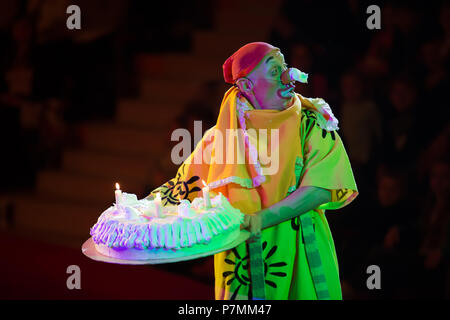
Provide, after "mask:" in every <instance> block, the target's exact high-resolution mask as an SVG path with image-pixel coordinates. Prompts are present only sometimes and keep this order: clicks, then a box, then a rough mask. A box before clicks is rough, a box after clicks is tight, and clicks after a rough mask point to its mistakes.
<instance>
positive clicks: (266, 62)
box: [246, 50, 295, 110]
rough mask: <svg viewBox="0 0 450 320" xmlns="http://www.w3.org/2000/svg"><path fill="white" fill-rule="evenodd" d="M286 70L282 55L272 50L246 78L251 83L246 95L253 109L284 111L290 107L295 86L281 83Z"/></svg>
mask: <svg viewBox="0 0 450 320" xmlns="http://www.w3.org/2000/svg"><path fill="white" fill-rule="evenodd" d="M286 70H287V65H286V63H285V61H284V56H283V54H282V53H281V52H280V51H278V50H274V51H272V52H270V53H269V54H267V55H266V56H265V57H264V58H263V59H262V60H261V62H260V63H259V64H258V65H257V66H256V67H255V69H253V71H252V72H251V73H250V74H249V75H248V76H247V77H246V78H247V79H248V80H250V81H251V83H252V88H251V92H249V93H247V95H248V96H249V99H250V100H253V101H250V102H252V104H254V107H255V108H261V109H275V110H284V109H286V108H287V107H289V106H290V105H291V103H292V98H293V97H294V95H295V93H294V88H295V86H294V85H293V84H292V83H288V84H283V83H282V81H281V75H282V74H283V72H284V71H286Z"/></svg>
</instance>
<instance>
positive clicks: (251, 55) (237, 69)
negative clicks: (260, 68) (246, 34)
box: [222, 42, 279, 83]
mask: <svg viewBox="0 0 450 320" xmlns="http://www.w3.org/2000/svg"><path fill="white" fill-rule="evenodd" d="M273 50H279V49H278V48H277V47H274V46H272V45H270V44H268V43H265V42H251V43H248V44H246V45H245V46H243V47H241V48H240V49H239V50H238V51H236V52H235V53H233V54H232V55H231V56H230V57H229V58H228V59H227V60H226V61H225V63H224V64H223V66H222V68H223V78H224V79H225V82H227V83H234V82H235V81H236V80H237V79H239V78H242V77H245V76H246V75H248V74H249V73H250V72H251V71H252V70H253V68H255V67H256V66H257V65H258V63H259V62H260V61H261V59H262V58H264V56H265V55H266V54H268V53H269V52H271V51H273Z"/></svg>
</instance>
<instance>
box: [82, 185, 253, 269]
mask: <svg viewBox="0 0 450 320" xmlns="http://www.w3.org/2000/svg"><path fill="white" fill-rule="evenodd" d="M157 207H158V206H157V204H156V202H155V200H147V199H142V200H138V199H137V197H136V195H134V194H129V193H123V196H122V199H121V201H120V205H117V204H114V205H113V206H111V207H109V208H108V209H107V210H105V211H104V212H103V213H102V214H101V215H100V217H99V218H98V221H97V223H96V224H95V225H94V226H93V227H92V228H91V230H90V234H91V236H92V239H93V241H94V245H95V248H96V250H97V251H98V252H100V253H101V254H103V255H106V256H108V257H112V258H117V259H124V260H148V259H170V258H180V257H184V256H188V255H196V254H201V253H206V252H211V251H214V250H218V249H220V248H222V247H224V246H226V245H228V244H230V243H232V242H233V241H234V240H236V239H237V238H238V237H239V234H240V225H241V223H242V222H243V220H244V215H243V214H242V213H241V212H240V211H239V210H238V209H236V208H234V207H233V206H232V205H231V204H230V203H229V202H228V200H227V198H226V197H225V196H223V195H222V194H221V193H219V194H218V195H217V196H215V197H212V198H211V206H208V207H207V206H206V205H205V201H204V199H203V198H200V197H198V198H195V199H193V200H192V203H191V202H190V201H188V200H181V201H180V204H179V205H168V206H161V207H159V208H160V210H159V211H157Z"/></svg>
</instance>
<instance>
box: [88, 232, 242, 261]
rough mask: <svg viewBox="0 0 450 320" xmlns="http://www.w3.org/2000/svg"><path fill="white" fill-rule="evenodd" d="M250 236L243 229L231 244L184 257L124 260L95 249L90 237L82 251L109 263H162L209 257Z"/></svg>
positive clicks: (97, 259)
mask: <svg viewBox="0 0 450 320" xmlns="http://www.w3.org/2000/svg"><path fill="white" fill-rule="evenodd" d="M249 236H250V232H249V231H247V230H241V233H240V234H239V236H238V237H237V239H236V240H234V241H233V242H231V243H230V244H228V245H226V246H223V247H222V248H220V249H218V250H214V251H208V252H203V253H197V254H191V255H187V256H184V257H177V258H166V259H148V260H123V259H117V258H111V257H108V256H105V255H103V254H101V253H100V252H98V251H97V250H96V249H95V246H94V241H93V240H92V238H89V239H88V240H86V242H85V243H83V246H82V247H81V251H82V252H83V254H84V255H85V256H87V257H89V258H91V259H92V260H96V261H101V262H107V263H117V264H133V265H138V264H162V263H173V262H179V261H187V260H194V259H199V258H203V257H207V256H210V255H213V254H216V253H219V252H222V251H225V250H229V249H233V248H235V247H237V246H238V245H240V244H241V243H242V242H244V241H246V240H247V239H248V238H249Z"/></svg>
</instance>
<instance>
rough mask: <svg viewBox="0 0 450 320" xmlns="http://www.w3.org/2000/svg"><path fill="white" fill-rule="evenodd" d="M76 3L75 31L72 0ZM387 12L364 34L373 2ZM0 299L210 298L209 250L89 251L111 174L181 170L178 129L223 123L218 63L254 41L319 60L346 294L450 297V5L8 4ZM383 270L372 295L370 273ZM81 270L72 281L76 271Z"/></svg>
mask: <svg viewBox="0 0 450 320" xmlns="http://www.w3.org/2000/svg"><path fill="white" fill-rule="evenodd" d="M70 4H77V5H78V6H79V7H80V8H81V30H68V29H67V27H66V19H67V18H68V16H69V15H68V14H66V8H67V6H69V5H70ZM371 4H377V5H379V6H380V8H381V18H382V23H381V29H380V30H369V29H368V28H367V27H366V20H367V18H368V17H369V14H367V13H366V8H367V7H368V6H369V5H371ZM0 6H1V7H0V52H1V54H0V131H1V133H0V140H1V146H2V153H1V154H2V156H1V158H0V243H1V252H2V255H1V258H0V297H1V298H2V299H12V298H19V299H20V298H25V299H48V298H51V299H94V298H97V299H116V298H125V299H127V298H130V299H213V298H214V291H213V290H214V276H213V264H212V258H209V259H201V260H195V261H192V262H185V263H178V264H173V265H160V266H156V267H155V266H141V267H132V266H120V265H109V264H104V263H97V262H94V261H92V260H90V259H88V258H86V257H84V256H83V255H82V253H81V249H80V246H81V244H82V243H83V242H84V241H85V240H86V239H87V238H88V237H89V228H90V227H91V226H92V225H93V224H94V223H95V222H96V220H97V218H98V216H99V215H100V213H101V212H102V211H103V210H104V209H105V208H106V207H108V206H109V205H110V204H111V203H112V202H113V201H114V193H113V190H114V183H115V182H119V183H120V184H121V186H122V190H124V191H126V192H131V193H136V194H137V195H138V197H139V198H141V197H144V196H145V195H147V194H148V192H149V191H151V190H153V189H154V188H155V187H157V186H159V185H161V184H162V183H164V182H165V181H167V180H169V179H170V178H172V177H174V176H175V173H176V169H177V165H175V164H173V163H172V162H171V159H170V151H171V148H172V147H173V145H174V144H175V142H171V141H170V135H171V132H172V131H173V130H174V129H175V128H179V127H182V128H188V129H189V130H191V132H193V121H194V120H202V121H203V122H202V124H203V131H205V130H206V129H208V128H209V127H211V126H212V125H214V124H215V122H214V121H215V119H216V116H217V113H218V111H219V107H220V102H221V99H222V96H223V94H224V92H225V90H226V89H227V85H225V84H224V82H223V79H222V68H221V67H222V63H223V62H224V61H225V59H226V58H227V57H228V56H229V55H231V54H232V53H233V52H234V51H235V50H237V49H238V48H239V47H241V46H242V45H244V44H245V43H248V42H253V41H266V42H270V43H271V44H273V45H275V46H278V47H279V48H280V49H281V50H282V52H283V53H284V55H285V58H286V61H287V63H288V64H289V65H291V66H295V67H297V68H299V69H300V70H302V71H304V72H307V73H309V83H308V84H307V85H304V84H301V85H299V86H298V87H297V92H299V93H301V94H302V95H304V96H307V97H321V98H323V99H325V100H326V101H327V102H328V103H329V104H330V106H331V108H332V110H333V112H334V114H335V115H336V116H337V118H338V119H339V121H340V124H339V126H340V130H339V131H338V132H339V134H340V136H341V137H342V139H343V141H344V144H345V146H346V149H347V152H348V154H349V157H350V160H351V163H352V167H353V170H354V174H355V178H356V182H357V185H358V188H359V191H360V195H359V197H358V198H357V199H356V200H355V201H354V202H353V203H352V204H351V205H349V206H348V207H345V208H343V209H341V210H338V211H336V212H333V211H328V214H327V218H328V220H329V223H330V227H331V230H332V233H333V236H334V240H335V244H336V251H337V255H338V260H339V266H340V274H341V280H342V288H343V295H344V299H405V298H427V299H430V298H436V299H442V298H449V296H450V272H449V271H450V270H449V236H448V233H449V232H448V229H449V217H450V213H449V206H448V199H449V197H448V195H449V161H448V156H449V151H448V150H449V149H448V143H449V134H450V126H449V121H448V119H449V118H448V117H449V113H448V111H447V108H448V106H449V103H448V101H447V99H446V98H447V96H446V92H447V91H448V90H449V88H450V87H449V73H448V71H449V62H450V61H449V58H450V5H449V4H448V2H445V1H421V2H418V1H403V2H402V1H376V2H373V1H371V2H366V1H352V0H348V1H322V0H315V1H308V0H304V1H299V0H292V1H291V0H286V1H282V0H277V1H269V0H264V1H256V0H253V1H237V0H227V1H225V0H221V1H206V0H195V1H184V2H168V1H166V2H162V3H161V2H160V3H158V4H157V5H156V4H155V2H154V1H129V2H128V1H109V0H108V1H106V0H94V1H88V0H85V1H70V2H69V1H64V0H61V1H31V0H30V1H17V0H4V1H1V2H0ZM373 264H374V265H378V266H379V267H380V269H381V289H380V290H368V289H367V287H366V280H367V278H368V276H369V275H368V274H367V273H366V269H367V267H368V266H370V265H373ZM69 265H78V266H80V268H81V276H82V278H81V279H82V289H81V290H68V289H67V287H66V279H67V277H68V276H69V275H68V274H67V273H66V268H67V267H68V266H69Z"/></svg>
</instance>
